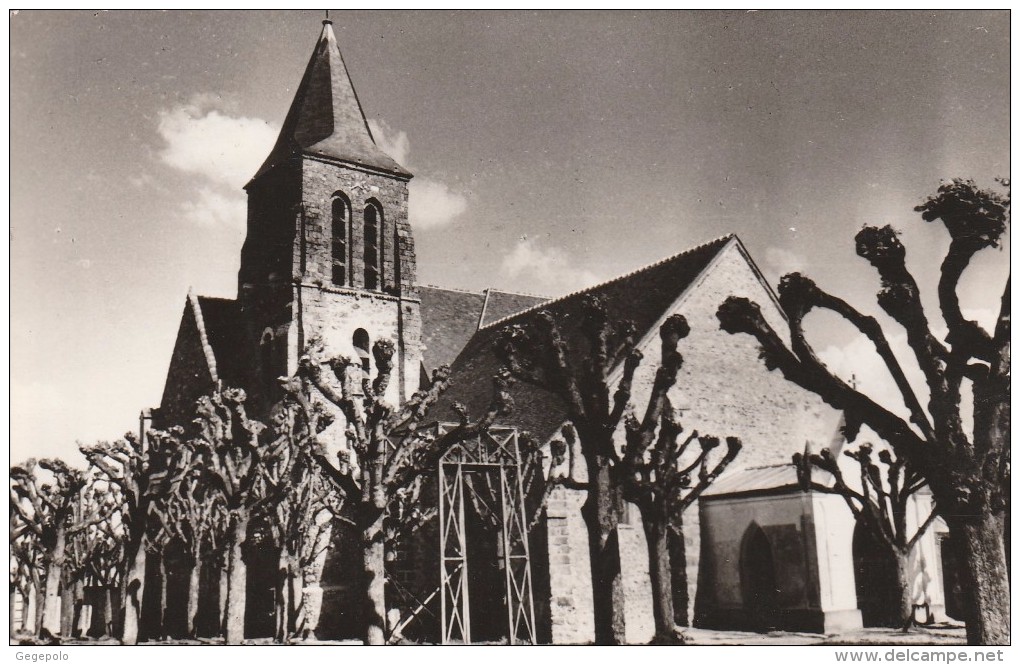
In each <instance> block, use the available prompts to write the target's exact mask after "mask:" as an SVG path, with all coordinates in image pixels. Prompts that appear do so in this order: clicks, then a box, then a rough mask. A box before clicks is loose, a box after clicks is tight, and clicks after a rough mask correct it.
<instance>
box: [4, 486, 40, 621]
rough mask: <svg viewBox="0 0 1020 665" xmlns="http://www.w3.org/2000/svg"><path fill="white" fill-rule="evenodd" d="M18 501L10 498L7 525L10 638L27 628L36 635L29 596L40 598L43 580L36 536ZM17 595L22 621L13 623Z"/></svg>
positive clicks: (14, 497) (14, 496)
mask: <svg viewBox="0 0 1020 665" xmlns="http://www.w3.org/2000/svg"><path fill="white" fill-rule="evenodd" d="M20 501H21V498H20V497H19V496H18V495H17V494H15V493H14V492H12V493H11V496H10V519H9V521H8V523H7V526H8V528H9V531H10V547H11V550H10V551H11V556H10V567H9V575H10V577H9V580H10V593H11V604H10V617H9V618H10V628H11V636H12V637H13V635H14V633H15V632H16V631H19V630H28V629H29V627H31V629H32V630H33V631H35V632H37V631H38V629H39V625H40V623H41V622H40V621H37V620H36V619H35V618H34V617H30V616H29V615H28V611H29V598H30V597H31V594H32V593H33V592H34V593H35V594H36V597H37V598H41V594H42V586H41V584H40V581H41V580H42V577H43V571H42V567H41V565H40V559H41V556H40V554H41V553H40V547H39V536H38V535H37V533H36V530H35V529H34V528H33V527H32V523H31V522H30V521H28V520H25V519H24V518H22V517H21V512H19V508H18V506H17V505H16V504H17V503H19V502H20ZM18 594H20V595H21V602H22V605H21V607H22V610H21V612H22V615H21V622H20V623H19V624H15V621H14V617H15V605H16V601H17V596H18ZM39 606H41V605H40V604H38V603H37V607H36V609H37V610H38V607H39Z"/></svg>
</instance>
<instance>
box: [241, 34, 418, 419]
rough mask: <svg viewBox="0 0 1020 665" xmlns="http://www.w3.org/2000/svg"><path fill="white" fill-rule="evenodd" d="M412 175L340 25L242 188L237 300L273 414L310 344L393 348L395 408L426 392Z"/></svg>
mask: <svg viewBox="0 0 1020 665" xmlns="http://www.w3.org/2000/svg"><path fill="white" fill-rule="evenodd" d="M411 177H412V175H411V173H410V172H408V171H407V170H406V169H404V168H403V167H402V166H400V164H398V163H397V162H396V161H394V160H393V159H392V158H391V157H390V156H389V155H387V154H386V153H384V152H383V151H382V150H381V149H380V148H379V147H378V146H377V145H376V143H375V139H374V138H373V136H372V132H371V130H370V129H369V127H368V123H367V121H366V119H365V114H364V112H363V111H362V108H361V103H360V102H359V100H358V95H357V93H356V92H355V90H354V86H353V84H352V83H351V79H350V76H349V74H348V72H347V67H346V65H345V64H344V61H343V57H342V56H341V54H340V49H339V47H338V46H337V42H336V37H335V35H334V34H333V27H332V22H331V21H329V20H328V19H327V20H326V21H323V27H322V33H321V34H320V35H319V39H318V42H317V43H316V45H315V50H314V52H313V53H312V57H311V59H310V61H309V62H308V66H307V68H306V69H305V73H304V76H303V77H302V79H301V84H300V85H299V86H298V89H297V93H296V94H295V96H294V101H293V102H292V103H291V106H290V110H289V111H288V113H287V116H286V119H285V120H284V123H283V128H282V129H281V131H280V136H279V138H278V139H277V141H276V145H275V146H274V147H273V149H272V151H271V152H270V154H269V157H268V158H267V159H266V161H265V163H264V164H263V165H262V167H261V168H260V169H259V170H258V172H257V173H256V174H255V177H253V178H252V180H251V181H250V182H249V183H248V184H247V185H246V186H245V189H246V190H247V192H248V230H247V237H246V238H245V242H244V247H243V249H242V250H241V269H240V272H239V273H238V301H239V302H240V306H241V311H242V315H243V317H244V319H245V321H246V324H247V326H248V327H249V335H250V339H252V340H253V341H254V342H256V343H257V345H258V355H259V358H258V365H259V368H260V371H261V375H262V380H261V381H260V382H259V383H260V384H261V386H262V389H263V391H264V392H263V394H262V395H261V397H262V398H263V399H264V400H265V403H267V404H268V403H270V402H271V401H273V400H274V399H275V398H276V397H278V396H279V395H278V394H276V393H275V391H276V390H277V387H276V386H275V378H276V377H279V376H283V375H289V374H291V373H293V372H294V371H295V369H296V368H297V361H298V359H299V358H300V356H301V354H302V353H303V351H304V349H305V347H306V345H307V344H308V342H309V341H310V340H312V339H313V338H317V339H320V340H321V341H322V342H323V344H324V346H325V348H326V353H327V354H329V355H336V354H342V355H345V356H348V357H350V358H355V359H356V358H360V359H361V363H362V367H363V368H364V370H366V371H368V372H370V373H373V369H374V368H372V363H373V362H374V360H373V358H372V354H371V348H372V344H373V343H374V342H375V341H376V340H379V339H390V340H392V341H393V342H394V345H395V348H396V354H395V357H394V365H395V366H394V370H393V376H392V379H391V383H390V388H389V391H388V393H387V399H388V400H389V401H391V403H394V404H397V403H400V402H402V401H404V400H405V399H407V398H408V397H409V396H410V395H411V394H412V393H413V392H414V391H415V390H417V388H418V378H419V372H420V366H421V312H420V301H419V299H418V297H417V292H416V290H415V255H414V239H413V238H412V236H411V227H410V225H409V224H408V220H407V198H408V193H407V189H408V182H409V181H410V179H411Z"/></svg>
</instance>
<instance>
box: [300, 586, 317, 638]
mask: <svg viewBox="0 0 1020 665" xmlns="http://www.w3.org/2000/svg"><path fill="white" fill-rule="evenodd" d="M301 606H302V608H303V612H302V616H303V618H302V625H301V626H300V627H299V628H298V630H299V631H300V634H301V637H302V638H303V639H308V638H309V637H315V630H316V629H317V628H318V627H319V615H320V614H321V613H322V587H321V586H319V583H318V581H316V582H315V583H314V584H309V583H307V582H305V583H303V584H302V586H301Z"/></svg>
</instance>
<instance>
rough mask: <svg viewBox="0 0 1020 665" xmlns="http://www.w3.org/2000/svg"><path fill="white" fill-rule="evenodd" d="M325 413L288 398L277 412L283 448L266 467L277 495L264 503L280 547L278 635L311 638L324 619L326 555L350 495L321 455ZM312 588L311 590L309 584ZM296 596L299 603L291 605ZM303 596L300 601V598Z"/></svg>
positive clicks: (266, 521) (276, 427)
mask: <svg viewBox="0 0 1020 665" xmlns="http://www.w3.org/2000/svg"><path fill="white" fill-rule="evenodd" d="M331 420H332V419H331V418H330V417H329V416H328V415H327V414H325V413H324V412H322V411H321V410H320V411H316V410H315V409H314V406H313V410H312V412H311V413H310V417H307V415H306V412H305V410H304V409H303V408H301V406H300V405H299V404H297V403H296V402H294V401H293V400H290V399H287V400H284V402H282V403H280V404H278V405H276V406H275V407H274V408H273V410H272V413H271V423H272V426H273V429H274V431H275V432H276V433H277V434H278V435H279V436H280V437H281V439H280V440H281V444H282V446H281V448H280V450H279V453H278V454H276V455H275V456H274V457H273V461H272V463H271V464H268V465H266V466H265V470H264V475H265V483H266V485H267V487H269V488H271V491H270V493H269V494H270V497H271V500H270V501H268V502H266V503H265V504H263V507H262V510H261V515H260V517H261V520H262V522H263V523H264V524H265V527H266V532H267V533H268V534H269V536H270V537H271V538H272V540H273V542H274V544H275V545H276V547H277V548H278V549H279V552H280V554H279V565H278V579H277V585H276V640H277V641H279V642H283V641H285V640H287V639H288V638H289V637H290V636H291V635H292V634H297V635H299V636H301V637H307V636H308V635H309V634H310V633H311V631H313V630H314V629H315V627H316V625H317V624H318V609H319V607H320V606H321V597H313V596H314V595H315V594H314V593H313V590H314V588H315V587H317V586H318V583H319V578H320V577H321V574H322V563H323V562H322V557H323V555H324V553H325V551H326V549H328V547H329V544H330V538H331V536H332V525H333V520H334V519H335V518H337V517H339V515H340V511H341V510H342V508H343V504H344V497H343V495H342V493H341V492H340V490H339V488H338V487H337V486H336V485H335V484H334V483H333V482H332V481H331V480H330V479H329V477H327V476H326V475H325V471H324V469H323V468H322V466H321V465H320V464H319V463H318V461H317V460H316V458H315V452H316V436H317V435H318V434H319V433H320V432H321V430H322V429H324V428H325V426H326V425H328V423H330V422H331ZM306 583H307V584H308V586H309V593H308V594H305V592H304V591H305V589H304V587H305V584H306ZM291 598H294V599H295V602H296V603H297V604H296V605H292V604H291ZM298 599H300V600H298Z"/></svg>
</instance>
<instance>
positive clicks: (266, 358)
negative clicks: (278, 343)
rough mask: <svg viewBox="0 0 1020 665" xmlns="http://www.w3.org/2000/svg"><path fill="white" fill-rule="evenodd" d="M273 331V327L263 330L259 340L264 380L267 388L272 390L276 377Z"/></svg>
mask: <svg viewBox="0 0 1020 665" xmlns="http://www.w3.org/2000/svg"><path fill="white" fill-rule="evenodd" d="M273 337H274V335H273V331H272V329H271V328H266V329H265V330H264V331H263V332H262V339H261V340H260V342H259V355H260V359H261V361H262V381H263V383H264V384H265V387H266V390H272V386H273V383H274V380H275V379H276V376H277V374H276V368H275V366H274V365H275V363H274V358H273V356H274V355H275V354H274V353H273Z"/></svg>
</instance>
